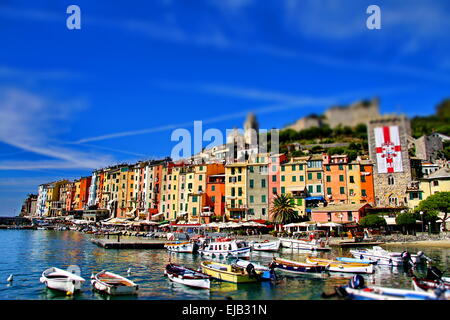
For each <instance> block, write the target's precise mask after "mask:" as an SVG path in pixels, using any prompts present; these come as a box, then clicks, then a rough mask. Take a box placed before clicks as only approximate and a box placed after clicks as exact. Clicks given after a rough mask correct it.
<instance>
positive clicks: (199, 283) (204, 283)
mask: <svg viewBox="0 0 450 320" xmlns="http://www.w3.org/2000/svg"><path fill="white" fill-rule="evenodd" d="M164 273H165V274H166V276H167V278H169V280H170V281H173V282H175V283H179V284H183V285H185V286H188V287H193V288H200V289H209V288H210V287H211V281H210V280H209V279H186V278H184V277H183V276H178V275H176V274H171V273H167V272H166V271H164Z"/></svg>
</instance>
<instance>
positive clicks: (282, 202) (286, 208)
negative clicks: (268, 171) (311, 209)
mask: <svg viewBox="0 0 450 320" xmlns="http://www.w3.org/2000/svg"><path fill="white" fill-rule="evenodd" d="M293 200H294V199H293V198H292V196H290V195H288V194H284V193H282V194H280V195H277V196H276V197H275V198H274V199H273V201H272V207H271V209H270V213H271V219H272V221H273V222H274V223H277V224H288V223H292V222H296V221H299V220H300V217H299V216H298V214H297V212H296V211H295V210H294V208H295V205H294V201H293Z"/></svg>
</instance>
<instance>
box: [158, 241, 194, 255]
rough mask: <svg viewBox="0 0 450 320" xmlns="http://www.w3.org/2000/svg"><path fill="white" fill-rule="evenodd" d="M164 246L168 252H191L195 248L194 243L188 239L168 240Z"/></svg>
mask: <svg viewBox="0 0 450 320" xmlns="http://www.w3.org/2000/svg"><path fill="white" fill-rule="evenodd" d="M164 247H165V248H166V249H167V250H169V251H170V252H182V253H193V252H194V251H195V249H196V247H195V243H193V242H189V241H175V242H169V243H166V244H165V245H164Z"/></svg>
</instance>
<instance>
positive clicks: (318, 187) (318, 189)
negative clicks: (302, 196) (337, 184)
mask: <svg viewBox="0 0 450 320" xmlns="http://www.w3.org/2000/svg"><path fill="white" fill-rule="evenodd" d="M316 192H317V193H321V192H322V186H321V185H318V186H316Z"/></svg>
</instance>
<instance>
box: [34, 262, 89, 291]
mask: <svg viewBox="0 0 450 320" xmlns="http://www.w3.org/2000/svg"><path fill="white" fill-rule="evenodd" d="M39 281H40V282H41V283H43V284H45V286H46V287H47V288H49V289H53V290H58V291H62V292H66V293H67V294H73V293H75V292H76V291H79V290H81V286H82V284H83V282H84V281H85V280H84V279H83V278H81V277H80V276H78V275H77V274H74V273H71V272H68V271H66V270H62V269H59V268H49V269H47V270H45V271H44V272H42V275H41V277H40V279H39Z"/></svg>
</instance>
